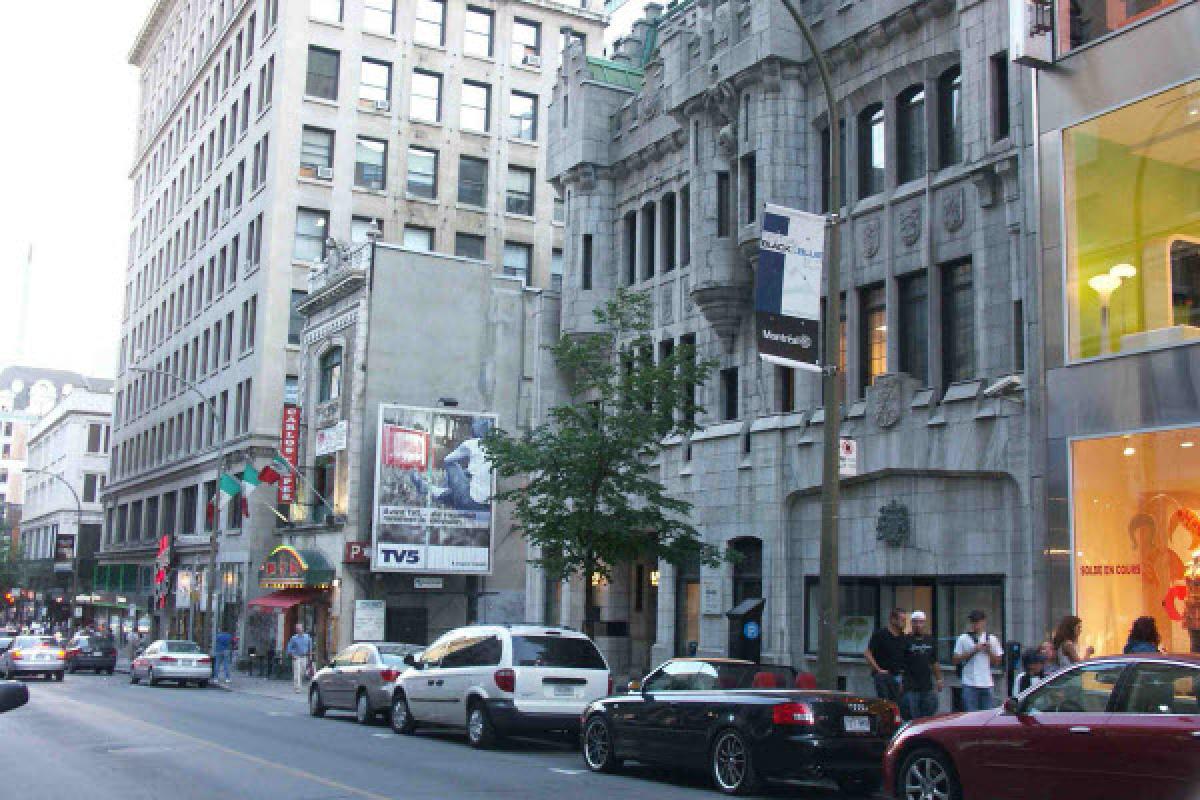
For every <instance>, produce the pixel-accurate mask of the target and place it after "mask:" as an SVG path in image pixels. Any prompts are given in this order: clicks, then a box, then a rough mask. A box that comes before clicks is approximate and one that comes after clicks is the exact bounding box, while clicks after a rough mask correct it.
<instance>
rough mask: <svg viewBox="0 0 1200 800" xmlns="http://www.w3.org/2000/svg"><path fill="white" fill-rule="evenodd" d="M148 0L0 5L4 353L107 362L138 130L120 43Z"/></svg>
mask: <svg viewBox="0 0 1200 800" xmlns="http://www.w3.org/2000/svg"><path fill="white" fill-rule="evenodd" d="M151 2H152V0H100V1H97V0H41V2H32V3H29V2H22V3H16V2H9V3H4V4H3V10H2V11H0V24H2V25H3V27H4V29H5V30H6V31H7V32H8V34H9V35H8V36H6V37H5V44H4V47H3V48H0V75H5V76H7V77H6V79H5V82H4V93H5V98H4V100H5V111H6V117H7V118H6V120H5V124H4V125H0V153H4V154H5V159H4V163H3V166H2V167H0V176H2V177H0V182H2V183H0V366H4V365H7V364H16V363H21V364H27V365H32V366H39V367H52V368H58V369H70V370H75V371H77V372H82V373H84V374H87V375H93V376H98V377H112V376H113V373H114V372H115V370H116V353H117V342H118V340H119V338H120V324H121V320H120V316H121V291H122V289H121V286H122V280H123V275H124V268H125V260H126V250H127V242H128V236H129V230H130V220H129V213H130V198H131V195H132V187H131V185H130V182H129V179H128V175H129V170H130V167H131V165H132V163H133V156H134V147H135V145H136V141H135V140H136V135H137V128H136V113H137V99H138V98H137V94H138V92H137V70H136V68H134V67H132V66H130V65H129V63H128V60H127V57H128V54H129V49H130V47H131V45H132V44H133V40H134V37H135V36H136V35H137V32H138V30H139V29H140V28H141V24H142V21H143V20H144V18H145V16H146V13H147V12H148V11H149V8H150V6H151ZM31 246H32V248H33V262H32V270H31V271H30V273H29V274H30V280H29V283H28V287H27V291H23V290H22V284H23V281H22V276H23V275H24V274H25V263H26V259H27V257H28V253H29V249H30V247H31ZM25 297H27V298H28V299H27V300H25V299H24V298H25ZM22 319H24V320H25V321H26V324H25V326H24V330H22V329H21V328H22V325H21V321H22Z"/></svg>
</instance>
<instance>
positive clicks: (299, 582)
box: [258, 544, 335, 589]
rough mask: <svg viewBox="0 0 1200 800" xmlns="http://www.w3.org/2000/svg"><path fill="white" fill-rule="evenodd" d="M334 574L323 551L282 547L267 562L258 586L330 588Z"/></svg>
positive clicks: (271, 587)
mask: <svg viewBox="0 0 1200 800" xmlns="http://www.w3.org/2000/svg"><path fill="white" fill-rule="evenodd" d="M334 574H335V573H334V569H333V565H332V564H330V563H329V559H327V558H325V554H324V553H322V552H321V551H320V550H307V549H303V550H302V549H297V548H295V547H292V546H291V545H288V544H281V545H279V547H276V548H275V549H274V550H272V551H271V554H270V555H268V556H267V557H266V558H265V559H263V563H262V565H261V566H260V567H259V568H258V585H259V586H261V587H262V588H264V589H328V588H329V586H330V583H331V582H332V581H333V576H334Z"/></svg>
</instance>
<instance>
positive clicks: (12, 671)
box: [0, 636, 67, 681]
mask: <svg viewBox="0 0 1200 800" xmlns="http://www.w3.org/2000/svg"><path fill="white" fill-rule="evenodd" d="M66 656H67V653H66V651H65V650H63V647H62V645H61V644H59V643H58V642H57V641H55V639H54V637H53V636H18V637H17V638H16V639H13V641H12V644H11V645H10V646H9V648H8V649H7V650H5V651H4V653H3V654H0V674H3V675H4V677H5V678H10V679H11V678H15V677H17V676H18V675H45V676H47V677H53V678H54V680H56V681H61V680H62V679H63V672H65V671H66V668H67V664H66Z"/></svg>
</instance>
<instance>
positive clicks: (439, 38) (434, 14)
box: [413, 0, 446, 47]
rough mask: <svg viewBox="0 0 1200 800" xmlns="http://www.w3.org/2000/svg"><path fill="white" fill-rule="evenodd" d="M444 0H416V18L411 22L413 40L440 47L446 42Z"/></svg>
mask: <svg viewBox="0 0 1200 800" xmlns="http://www.w3.org/2000/svg"><path fill="white" fill-rule="evenodd" d="M445 27H446V3H445V0H417V13H416V19H415V20H414V22H413V41H414V42H417V43H418V44H427V45H431V46H433V47H441V46H442V45H444V44H445V43H446V38H445Z"/></svg>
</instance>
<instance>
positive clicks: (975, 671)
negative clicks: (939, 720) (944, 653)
mask: <svg viewBox="0 0 1200 800" xmlns="http://www.w3.org/2000/svg"><path fill="white" fill-rule="evenodd" d="M967 620H968V621H969V622H970V627H969V629H968V630H967V632H966V633H964V634H963V635H962V636H959V637H958V641H957V642H955V643H954V656H953V661H954V665H955V666H956V667H957V668H958V676H959V682H960V683H961V684H962V700H963V710H964V711H983V710H984V709H988V708H991V707H992V706H994V705H995V702H996V701H995V687H996V683H995V680H994V679H993V678H992V667H994V666H997V665H999V664H1000V662H1001V661H1003V660H1004V650H1003V649H1002V648H1001V647H1000V640H999V639H997V638H996V637H995V636H993V635H992V634H990V633H988V632H987V614H985V613H984V612H983V611H981V610H979V609H975V610H974V611H972V612H971V613H970V614H968V615H967Z"/></svg>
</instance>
